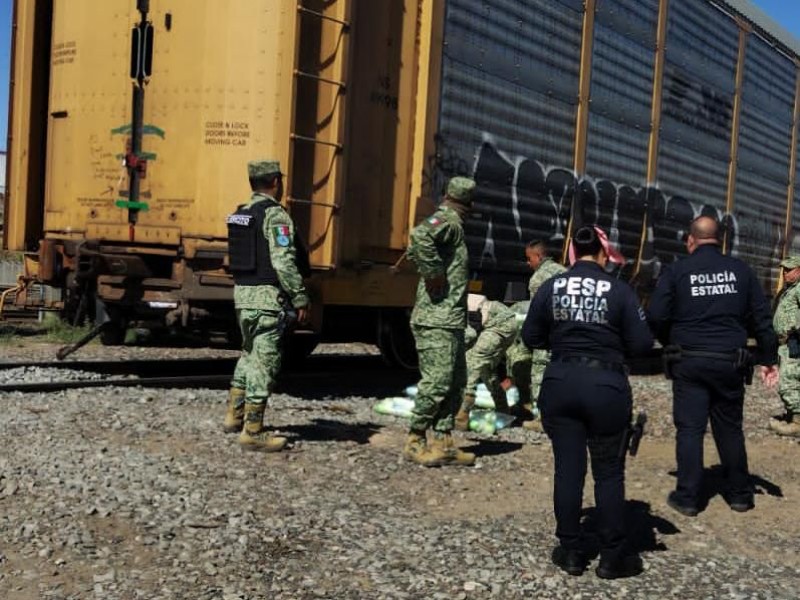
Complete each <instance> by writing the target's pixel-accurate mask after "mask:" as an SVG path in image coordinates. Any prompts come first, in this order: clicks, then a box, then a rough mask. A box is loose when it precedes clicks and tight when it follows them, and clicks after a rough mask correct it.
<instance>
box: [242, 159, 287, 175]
mask: <svg viewBox="0 0 800 600" xmlns="http://www.w3.org/2000/svg"><path fill="white" fill-rule="evenodd" d="M247 175H248V176H249V177H250V178H251V179H255V178H258V177H269V176H270V175H283V173H281V163H280V161H277V160H251V161H250V162H249V163H247Z"/></svg>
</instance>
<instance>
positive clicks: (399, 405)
mask: <svg viewBox="0 0 800 600" xmlns="http://www.w3.org/2000/svg"><path fill="white" fill-rule="evenodd" d="M405 393H406V395H405V396H392V397H390V398H384V399H383V400H379V401H378V402H377V403H375V406H373V407H372V410H374V411H375V412H376V413H378V414H381V415H392V416H395V417H403V418H405V419H408V418H410V417H411V414H412V411H413V409H414V398H416V396H417V386H415V385H412V386H409V387H407V388H406V389H405ZM506 398H507V399H508V405H509V406H513V405H515V404H516V403H517V402H519V391H518V390H517V388H516V387H513V386H512V387H510V388H509V389H508V390H506ZM513 422H514V417H512V416H511V415H507V414H505V413H501V412H496V411H495V410H494V401H493V400H492V396H491V394H490V393H489V390H487V389H486V386H485V385H483V384H482V383H481V384H478V389H477V390H476V398H475V409H474V410H472V411H471V412H470V415H469V428H470V429H471V430H472V431H475V432H476V433H483V434H486V435H492V434H494V433H495V431H497V430H498V429H503V428H504V427H508V426H509V425H510V424H511V423H513Z"/></svg>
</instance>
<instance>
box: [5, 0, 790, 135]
mask: <svg viewBox="0 0 800 600" xmlns="http://www.w3.org/2000/svg"><path fill="white" fill-rule="evenodd" d="M754 1H755V4H757V5H758V6H760V7H761V8H762V9H763V10H764V12H766V13H767V14H768V15H770V16H771V17H772V18H773V19H775V20H776V21H778V22H779V23H780V24H781V25H783V26H784V27H785V28H786V29H788V30H789V31H790V32H792V33H793V34H794V35H796V36H797V37H798V38H800V1H798V0H754ZM13 4H14V2H13V0H0V150H5V148H6V133H7V126H8V80H9V58H10V55H11V49H10V45H11V13H12V7H13Z"/></svg>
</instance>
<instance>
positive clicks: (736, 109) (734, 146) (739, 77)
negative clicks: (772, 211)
mask: <svg viewBox="0 0 800 600" xmlns="http://www.w3.org/2000/svg"><path fill="white" fill-rule="evenodd" d="M748 33H749V28H748V26H747V24H746V23H744V22H743V21H742V22H740V23H739V55H738V57H737V60H736V90H735V92H734V94H733V116H732V117H731V153H730V162H729V163H728V193H727V197H726V202H725V212H726V214H729V215H731V214H733V202H734V198H735V197H736V167H737V163H738V161H739V122H740V121H741V113H742V86H743V85H744V55H745V49H746V47H747V34H748ZM728 241H729V240H728V232H727V230H726V231H725V240H724V243H723V248H724V249H725V252H727V251H728Z"/></svg>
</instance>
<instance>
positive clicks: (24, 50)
mask: <svg viewBox="0 0 800 600" xmlns="http://www.w3.org/2000/svg"><path fill="white" fill-rule="evenodd" d="M46 8H47V7H46V3H45V2H42V1H41V0H15V2H14V25H13V35H12V40H11V42H12V48H11V52H12V54H11V56H12V61H11V82H10V93H9V99H10V107H9V127H8V129H9V136H8V157H7V161H8V162H7V173H8V177H7V179H6V198H5V213H4V214H5V217H4V219H5V225H4V227H5V229H4V236H3V247H4V248H8V249H10V250H19V251H22V250H29V249H31V248H32V246H33V244H35V243H36V241H37V240H38V239H39V237H40V236H41V231H40V227H41V222H40V221H41V210H42V208H41V202H42V197H41V194H42V180H43V179H44V173H43V162H44V161H43V157H42V156H41V154H40V151H39V147H40V144H39V143H38V142H39V140H38V138H39V136H43V135H44V131H43V130H42V127H43V124H42V123H41V120H42V119H41V115H40V111H43V110H44V108H46V101H47V91H46V87H45V86H46V81H44V77H45V76H46V65H47V57H46V56H42V54H43V50H42V47H43V46H44V47H46V46H47V45H48V44H49V40H48V39H46V37H45V36H44V35H43V32H44V31H46V30H47V28H46V27H45V28H44V29H43V28H42V23H43V22H44V24H46V23H47V21H49V18H50V15H49V14H47V13H46V10H45V9H46ZM43 67H44V68H43Z"/></svg>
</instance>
